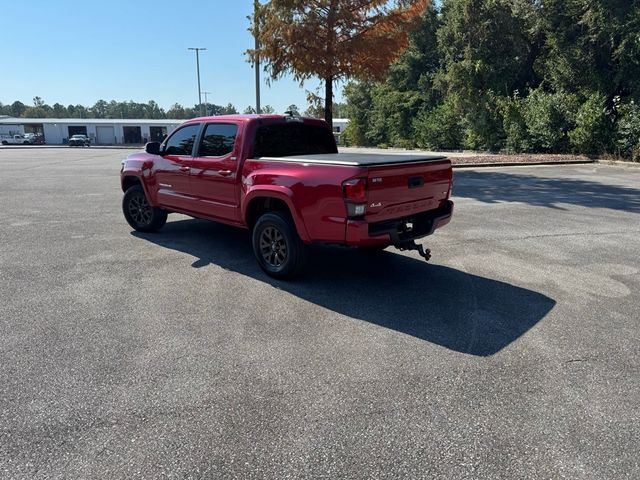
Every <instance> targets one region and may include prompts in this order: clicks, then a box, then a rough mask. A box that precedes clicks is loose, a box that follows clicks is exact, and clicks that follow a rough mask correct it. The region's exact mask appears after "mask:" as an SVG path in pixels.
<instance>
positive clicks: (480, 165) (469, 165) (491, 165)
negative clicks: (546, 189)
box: [451, 160, 624, 168]
mask: <svg viewBox="0 0 640 480" xmlns="http://www.w3.org/2000/svg"><path fill="white" fill-rule="evenodd" d="M592 163H599V162H598V161H597V160H575V161H571V160H567V161H563V162H528V163H517V162H508V163H455V162H451V165H452V167H453V168H496V167H543V166H547V167H550V166H554V165H590V164H592ZM623 163H624V162H623Z"/></svg>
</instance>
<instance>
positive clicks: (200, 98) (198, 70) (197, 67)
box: [187, 47, 206, 117]
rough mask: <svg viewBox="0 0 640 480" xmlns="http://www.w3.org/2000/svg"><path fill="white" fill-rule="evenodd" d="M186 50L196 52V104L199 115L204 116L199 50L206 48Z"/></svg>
mask: <svg viewBox="0 0 640 480" xmlns="http://www.w3.org/2000/svg"><path fill="white" fill-rule="evenodd" d="M187 50H195V52H196V72H197V74H198V105H199V106H200V116H201V117H204V113H203V112H202V93H201V92H200V50H206V48H200V47H189V48H188V49H187Z"/></svg>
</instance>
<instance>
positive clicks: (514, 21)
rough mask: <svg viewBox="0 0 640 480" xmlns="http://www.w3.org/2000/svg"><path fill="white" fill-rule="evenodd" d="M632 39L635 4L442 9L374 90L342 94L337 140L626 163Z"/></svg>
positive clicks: (447, 5) (505, 3) (362, 87)
mask: <svg viewBox="0 0 640 480" xmlns="http://www.w3.org/2000/svg"><path fill="white" fill-rule="evenodd" d="M433 5H436V4H435V3H434V4H433ZM638 32H640V0H443V1H442V2H438V4H437V6H432V7H430V8H429V9H428V10H427V11H426V12H425V14H424V15H423V17H422V20H421V23H420V25H419V28H418V29H417V30H416V31H414V32H413V33H412V34H411V36H410V41H409V47H408V48H407V50H406V51H405V52H404V53H403V54H402V55H401V56H400V57H399V59H398V60H397V61H396V62H395V63H394V64H393V65H392V66H391V67H390V69H389V71H388V73H387V75H386V77H385V79H384V80H383V81H378V82H361V83H348V84H347V85H346V87H345V89H344V96H345V98H346V100H347V104H348V108H347V111H348V116H349V118H350V120H351V123H350V125H349V127H348V129H347V133H346V136H347V137H348V138H349V141H350V142H351V143H354V144H361V145H378V144H390V145H397V146H408V147H411V146H414V145H416V146H419V147H422V148H451V149H454V148H473V149H487V150H508V151H514V152H569V151H573V152H581V153H589V154H598V153H604V152H619V153H620V154H623V155H626V156H632V155H634V153H633V152H638V151H639V150H638V142H640V141H639V140H638V139H637V135H638V130H636V127H637V125H638V122H639V120H638V107H637V105H638V102H639V101H640V34H639V33H638ZM634 135H636V137H634Z"/></svg>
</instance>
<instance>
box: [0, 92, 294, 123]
mask: <svg viewBox="0 0 640 480" xmlns="http://www.w3.org/2000/svg"><path fill="white" fill-rule="evenodd" d="M202 108H203V111H204V114H205V115H232V114H237V113H239V112H238V110H237V109H236V107H235V106H234V105H232V104H231V103H229V104H227V106H222V105H215V104H213V103H208V104H206V105H203V106H202ZM289 109H290V110H291V109H294V110H295V111H298V107H296V106H295V105H291V106H290V107H289ZM261 111H262V112H263V113H274V112H275V109H274V108H273V107H271V106H270V105H265V106H263V107H262V109H261ZM243 113H255V109H254V108H253V107H251V106H248V107H247V108H245V109H244V111H243ZM0 115H8V116H10V117H16V118H128V119H140V118H144V119H165V118H169V119H188V118H195V117H199V116H200V107H199V105H194V106H193V107H183V106H182V105H180V104H179V103H176V104H174V105H172V106H171V108H169V109H168V110H166V111H165V110H164V109H163V108H161V107H160V106H159V105H158V104H157V103H156V102H155V101H153V100H150V101H149V102H147V103H137V102H134V101H128V102H117V101H115V100H111V101H110V102H107V101H105V100H98V101H97V102H96V103H95V104H94V105H92V106H89V107H87V106H84V105H67V106H64V105H61V104H60V103H55V104H53V105H48V104H46V103H45V102H44V101H43V100H42V98H41V97H34V99H33V105H25V104H24V103H22V102H20V101H15V102H13V103H12V104H10V105H3V104H2V103H0Z"/></svg>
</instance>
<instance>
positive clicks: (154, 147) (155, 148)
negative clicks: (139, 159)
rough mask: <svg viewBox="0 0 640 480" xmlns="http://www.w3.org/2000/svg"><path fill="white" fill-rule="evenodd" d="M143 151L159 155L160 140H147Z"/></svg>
mask: <svg viewBox="0 0 640 480" xmlns="http://www.w3.org/2000/svg"><path fill="white" fill-rule="evenodd" d="M144 151H145V152H147V153H148V154H150V155H160V142H147V144H146V145H145V146H144Z"/></svg>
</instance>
